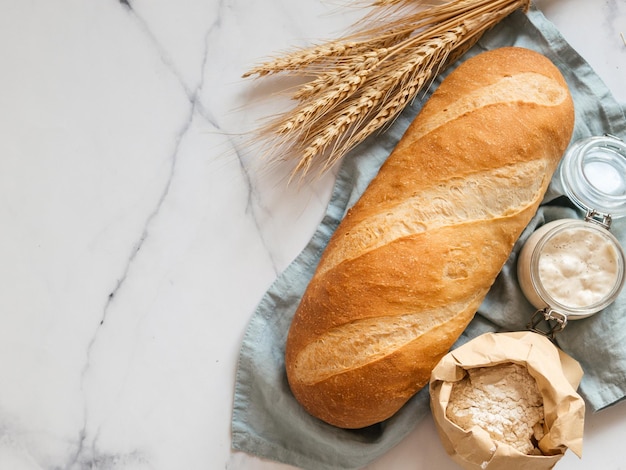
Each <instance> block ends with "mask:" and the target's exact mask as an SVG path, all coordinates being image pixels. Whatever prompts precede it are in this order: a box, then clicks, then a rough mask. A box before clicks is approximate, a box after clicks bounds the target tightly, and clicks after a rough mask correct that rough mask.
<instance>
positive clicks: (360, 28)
mask: <svg viewBox="0 0 626 470" xmlns="http://www.w3.org/2000/svg"><path fill="white" fill-rule="evenodd" d="M357 1H358V0H357ZM529 4H530V0H448V1H444V2H442V3H440V4H436V5H432V4H431V3H429V1H428V0H374V1H371V2H370V6H371V7H372V9H371V11H370V12H369V13H368V14H367V15H365V16H364V18H363V20H362V21H361V22H359V23H357V25H356V27H355V28H354V31H353V32H351V33H350V34H348V35H346V36H345V37H343V38H340V39H338V40H333V41H328V42H325V43H322V44H320V45H316V46H313V47H310V48H303V49H296V50H294V51H292V52H290V53H288V54H285V55H284V56H281V57H277V58H274V59H273V60H270V61H267V62H265V63H262V64H260V65H258V66H256V67H254V68H252V69H251V70H250V71H249V72H247V73H246V74H244V76H245V77H249V76H253V75H255V76H259V77H262V76H266V75H270V74H278V73H287V74H292V75H300V76H311V77H313V78H312V79H311V80H310V81H309V82H308V83H305V84H304V85H302V86H301V87H300V88H299V89H298V90H296V91H295V92H294V93H292V98H293V99H294V100H295V101H297V102H298V103H299V104H298V105H297V106H295V107H294V108H293V109H292V110H290V111H288V112H286V113H285V114H283V115H280V116H278V117H277V118H276V119H274V120H273V121H270V122H269V123H268V124H267V125H265V126H263V127H261V128H260V129H259V130H258V132H257V135H258V137H260V138H261V140H262V141H264V142H266V147H265V154H266V155H268V156H269V158H270V159H271V160H273V161H282V160H295V162H296V163H295V165H294V170H293V175H292V177H293V176H295V175H300V176H301V177H304V176H306V175H307V174H309V173H310V172H312V171H314V169H317V171H318V172H319V173H320V174H321V173H323V172H325V171H327V170H328V169H330V168H331V167H332V166H333V165H334V164H335V163H337V162H338V161H340V160H341V159H342V158H343V157H344V156H345V155H346V154H348V153H349V152H350V151H351V150H352V149H354V148H355V147H356V146H357V145H359V144H360V143H361V142H363V140H365V139H366V138H367V137H369V136H370V135H371V134H372V133H374V132H376V131H379V130H381V129H383V128H384V127H385V126H386V125H388V124H389V123H391V122H392V121H393V120H394V119H395V118H396V117H397V116H398V114H399V113H400V112H401V111H402V110H403V109H404V108H405V107H406V105H407V104H409V103H410V102H411V101H412V100H414V99H415V98H416V96H417V95H418V93H420V91H423V90H424V89H425V87H427V86H429V84H430V83H431V82H432V80H433V79H434V78H435V77H436V76H437V74H439V73H440V72H441V71H442V70H444V69H445V68H446V67H447V66H448V65H449V64H451V63H452V62H453V61H455V60H456V59H458V58H459V57H460V56H461V55H462V54H463V53H465V52H466V51H467V50H468V49H469V48H470V47H471V46H472V45H473V44H475V43H476V41H478V39H480V37H481V36H482V35H483V34H484V32H485V31H487V30H488V29H490V28H491V27H493V26H494V25H495V24H497V23H498V22H500V21H501V20H502V19H503V18H505V17H506V16H508V15H509V14H511V13H512V12H513V11H515V10H518V9H523V10H524V11H526V10H527V9H528V7H529Z"/></svg>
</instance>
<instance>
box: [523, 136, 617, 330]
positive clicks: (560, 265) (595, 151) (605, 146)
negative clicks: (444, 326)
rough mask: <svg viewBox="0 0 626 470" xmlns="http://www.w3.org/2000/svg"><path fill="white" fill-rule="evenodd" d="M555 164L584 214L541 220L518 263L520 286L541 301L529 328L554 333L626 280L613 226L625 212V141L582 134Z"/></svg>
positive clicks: (596, 307) (600, 305) (607, 300)
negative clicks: (544, 221) (577, 216)
mask: <svg viewBox="0 0 626 470" xmlns="http://www.w3.org/2000/svg"><path fill="white" fill-rule="evenodd" d="M558 171H559V174H558V177H559V178H560V179H561V183H562V185H563V189H564V190H565V194H566V196H567V197H568V198H569V199H570V200H571V201H572V202H573V203H574V204H576V206H578V207H579V208H580V209H581V210H583V211H584V212H585V218H584V220H580V219H561V220H555V221H553V222H550V223H548V224H545V225H544V226H542V227H540V228H539V229H538V230H536V231H535V232H534V233H533V234H532V235H531V236H530V237H529V238H528V240H527V241H526V243H525V244H524V247H523V248H522V251H521V252H520V256H519V259H518V265H517V273H518V279H519V284H520V287H521V288H522V291H523V292H524V295H525V296H526V298H527V299H528V300H529V301H530V303H531V304H533V306H534V307H535V308H537V311H536V312H535V314H534V315H533V317H532V319H531V321H530V323H529V324H528V328H529V329H530V330H532V331H536V332H539V333H543V334H546V335H548V336H551V337H552V338H553V337H554V335H555V334H556V333H558V332H559V331H561V330H562V329H563V328H565V326H566V325H567V321H568V320H575V319H579V318H586V317H588V316H590V315H593V314H594V313H596V312H599V311H600V310H602V309H604V308H605V307H607V306H608V305H610V304H611V303H613V301H614V300H615V299H616V298H617V296H618V294H619V293H620V291H621V289H622V287H623V285H624V279H625V276H626V262H625V256H624V251H623V249H622V247H621V246H620V243H619V241H618V240H617V239H616V238H615V236H613V234H612V233H611V232H610V228H611V222H612V220H613V219H614V218H617V217H622V216H624V215H626V143H624V142H623V141H622V140H620V139H618V138H616V137H612V136H608V135H605V136H598V137H591V138H588V139H584V140H582V141H580V142H577V143H575V144H574V145H573V146H572V147H571V148H570V150H568V152H567V153H566V154H565V156H564V157H563V160H562V161H561V164H560V166H559V170H558ZM540 325H542V327H540ZM546 325H547V326H546Z"/></svg>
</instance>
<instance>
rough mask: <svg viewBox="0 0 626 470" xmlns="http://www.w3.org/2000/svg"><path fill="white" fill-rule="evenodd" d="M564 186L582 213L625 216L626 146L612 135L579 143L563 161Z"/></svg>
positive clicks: (615, 216) (562, 177) (561, 175)
mask: <svg viewBox="0 0 626 470" xmlns="http://www.w3.org/2000/svg"><path fill="white" fill-rule="evenodd" d="M560 177H561V183H562V184H563V188H564V190H565V193H566V195H567V196H568V197H569V199H570V200H571V201H572V202H573V203H575V204H576V205H577V206H579V207H580V208H581V209H583V210H585V211H587V212H589V211H595V212H597V213H600V214H604V215H609V216H611V217H612V218H617V217H622V216H624V215H626V143H625V142H624V141H623V140H621V139H618V138H617V137H613V136H610V135H604V136H595V137H589V138H587V139H583V140H581V141H579V142H576V143H575V144H574V145H573V146H571V147H570V149H569V150H568V152H567V153H566V154H565V156H564V157H563V160H562V161H561V166H560Z"/></svg>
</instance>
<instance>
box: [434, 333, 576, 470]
mask: <svg viewBox="0 0 626 470" xmlns="http://www.w3.org/2000/svg"><path fill="white" fill-rule="evenodd" d="M505 363H515V364H519V365H522V366H526V368H527V370H528V372H529V373H530V375H531V376H533V377H534V378H535V380H536V382H537V385H538V387H539V391H540V393H541V395H542V397H543V407H544V415H545V425H544V428H545V436H544V437H543V438H542V439H541V440H540V441H539V449H540V450H541V451H542V453H543V454H544V455H526V454H523V453H521V452H519V451H518V450H516V449H515V448H513V447H512V446H510V445H507V444H501V443H498V442H495V441H494V440H492V438H491V436H490V435H489V433H488V432H487V431H485V430H483V429H481V428H479V427H477V426H474V427H473V428H472V429H470V430H468V431H464V430H463V429H461V428H460V427H459V426H457V425H456V424H454V423H453V422H451V421H450V420H449V419H448V418H447V417H446V408H447V406H448V402H449V399H450V393H451V390H452V385H453V383H454V382H457V381H459V380H461V379H462V378H463V377H464V376H465V375H466V372H465V371H466V370H467V369H471V368H475V367H489V366H494V365H498V364H505ZM582 375H583V373H582V368H581V367H580V365H579V364H578V362H577V361H575V360H574V359H573V358H571V357H570V356H568V355H567V354H565V353H564V352H563V351H561V350H560V349H559V348H557V347H556V346H555V345H554V344H553V343H552V342H550V341H549V340H548V339H547V338H545V337H544V336H542V335H539V334H537V333H532V332H516V333H487V334H484V335H481V336H479V337H477V338H475V339H473V340H472V341H470V342H468V343H466V344H465V345H463V346H461V347H459V348H458V349H455V350H453V351H451V352H450V353H448V354H447V355H446V356H444V358H443V359H442V360H441V361H440V362H439V364H438V365H437V367H435V369H434V370H433V372H432V376H431V381H430V398H431V408H432V411H433V417H434V420H435V424H436V426H437V430H438V432H439V436H440V438H441V441H442V443H443V445H444V448H445V449H446V452H447V453H448V454H449V455H450V456H451V457H452V459H453V460H454V461H455V462H457V463H458V464H459V465H461V466H462V467H463V468H465V469H468V470H469V469H472V470H473V469H476V470H485V469H488V470H510V469H511V468H515V469H516V470H524V469H528V470H531V469H532V470H542V469H550V468H553V467H554V465H556V463H557V462H558V460H559V459H560V458H561V457H563V455H564V454H565V452H566V451H567V449H568V448H569V449H571V450H572V451H573V452H574V453H575V454H576V455H577V456H578V457H581V456H582V439H583V427H584V418H585V404H584V401H583V399H582V398H581V397H580V395H578V394H577V393H576V389H577V388H578V385H579V383H580V380H581V378H582Z"/></svg>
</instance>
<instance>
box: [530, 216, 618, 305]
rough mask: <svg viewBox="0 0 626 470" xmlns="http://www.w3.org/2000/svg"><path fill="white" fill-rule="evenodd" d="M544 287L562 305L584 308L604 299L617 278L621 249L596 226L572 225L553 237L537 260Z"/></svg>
mask: <svg viewBox="0 0 626 470" xmlns="http://www.w3.org/2000/svg"><path fill="white" fill-rule="evenodd" d="M538 268H539V269H538V272H539V279H540V280H541V283H542V284H543V287H544V289H545V291H546V292H547V293H548V294H549V295H550V296H551V297H552V298H553V299H554V300H556V301H557V302H559V303H560V304H561V305H564V306H566V307H569V308H584V307H587V306H591V305H594V304H596V303H598V302H601V301H602V300H604V299H605V298H606V296H607V295H608V294H609V293H610V292H611V291H612V290H613V288H614V286H615V284H616V282H617V281H618V269H619V268H618V253H617V251H616V249H615V247H614V245H613V243H611V241H610V240H609V239H607V237H605V236H603V235H602V234H600V233H598V232H597V231H594V230H586V229H581V228H580V227H579V228H571V229H567V230H563V231H561V232H559V233H557V234H555V235H554V236H553V237H552V238H550V239H549V240H548V241H547V242H546V244H545V245H544V246H543V248H542V251H541V254H540V256H539V263H538Z"/></svg>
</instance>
